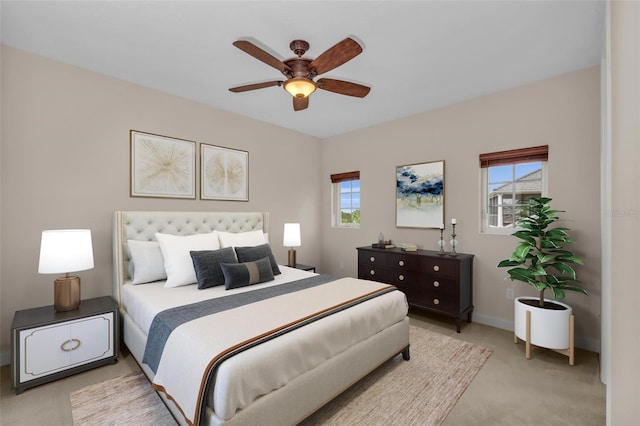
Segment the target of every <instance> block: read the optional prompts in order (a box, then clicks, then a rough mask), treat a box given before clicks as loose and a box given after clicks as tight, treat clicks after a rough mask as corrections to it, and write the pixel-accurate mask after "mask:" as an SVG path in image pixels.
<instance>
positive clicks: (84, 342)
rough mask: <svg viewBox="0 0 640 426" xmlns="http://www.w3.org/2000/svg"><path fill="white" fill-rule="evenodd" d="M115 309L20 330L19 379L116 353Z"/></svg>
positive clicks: (26, 378) (67, 367) (45, 373)
mask: <svg viewBox="0 0 640 426" xmlns="http://www.w3.org/2000/svg"><path fill="white" fill-rule="evenodd" d="M114 320H115V319H114V313H113V312H108V313H105V314H101V315H95V316H91V317H86V318H81V319H77V320H71V321H66V322H60V323H57V324H51V325H46V326H42V327H37V328H31V329H25V330H21V331H20V333H19V337H18V339H19V345H20V366H21V368H20V382H21V383H24V382H27V381H29V380H34V379H37V378H40V377H42V376H46V375H49V374H53V373H56V372H59V371H63V370H67V369H69V368H72V367H76V366H79V365H83V364H88V363H90V362H94V361H98V360H101V359H104V358H109V357H113V356H114V355H115V349H114V336H113V331H114Z"/></svg>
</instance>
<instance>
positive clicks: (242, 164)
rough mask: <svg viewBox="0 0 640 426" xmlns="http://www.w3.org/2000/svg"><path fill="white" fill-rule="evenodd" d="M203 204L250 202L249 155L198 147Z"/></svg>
mask: <svg viewBox="0 0 640 426" xmlns="http://www.w3.org/2000/svg"><path fill="white" fill-rule="evenodd" d="M200 148H201V152H200V156H201V158H200V161H201V164H200V176H201V188H200V190H201V194H200V198H202V199H203V200H237V201H248V200H249V194H248V192H249V173H248V162H249V153H248V152H246V151H239V150H235V149H229V148H223V147H218V146H213V145H205V144H201V145H200Z"/></svg>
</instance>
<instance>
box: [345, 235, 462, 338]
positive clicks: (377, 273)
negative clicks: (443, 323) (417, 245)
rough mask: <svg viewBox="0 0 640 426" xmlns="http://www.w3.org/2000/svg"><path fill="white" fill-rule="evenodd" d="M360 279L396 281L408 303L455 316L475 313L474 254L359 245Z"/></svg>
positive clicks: (458, 327) (458, 320) (458, 322)
mask: <svg viewBox="0 0 640 426" xmlns="http://www.w3.org/2000/svg"><path fill="white" fill-rule="evenodd" d="M357 250H358V278H360V279H367V280H374V281H380V282H384V283H388V284H393V285H395V286H396V287H398V289H400V290H401V291H403V292H404V293H405V295H406V296H407V302H408V303H409V306H411V307H413V308H419V309H424V310H426V311H430V312H435V313H438V314H443V315H447V316H450V317H453V318H455V319H456V331H457V332H458V333H459V332H460V325H461V324H460V323H461V320H462V318H463V317H464V316H466V318H467V322H471V315H472V314H473V257H474V255H472V254H463V253H458V255H457V256H455V257H443V256H440V255H439V253H438V252H437V251H430V250H417V251H414V252H406V251H402V250H401V249H390V250H385V249H376V248H372V247H358V248H357Z"/></svg>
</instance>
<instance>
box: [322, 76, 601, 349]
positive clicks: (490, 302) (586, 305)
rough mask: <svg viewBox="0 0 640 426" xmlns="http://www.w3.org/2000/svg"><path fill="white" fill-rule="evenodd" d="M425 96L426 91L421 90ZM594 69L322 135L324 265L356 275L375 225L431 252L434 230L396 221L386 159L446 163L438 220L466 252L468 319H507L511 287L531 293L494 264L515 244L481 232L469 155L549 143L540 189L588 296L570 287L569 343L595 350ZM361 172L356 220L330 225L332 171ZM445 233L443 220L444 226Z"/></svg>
mask: <svg viewBox="0 0 640 426" xmlns="http://www.w3.org/2000/svg"><path fill="white" fill-rule="evenodd" d="M425 96H428V94H425ZM599 105H600V77H599V68H590V69H586V70H582V71H579V72H574V73H571V74H567V75H563V76H560V77H557V78H553V79H549V80H545V81H542V82H538V83H535V84H531V85H527V86H522V87H518V88H515V89H512V90H508V91H504V92H500V93H496V94H492V95H488V96H483V97H480V98H476V99H473V100H470V101H468V102H462V103H458V104H455V105H452V106H449V107H446V108H442V109H438V110H435V111H429V112H425V113H422V114H418V115H415V116H412V117H409V118H405V119H401V120H396V121H393V122H389V123H385V124H381V125H378V126H375V127H372V128H368V129H364V130H360V131H356V132H352V133H349V134H345V135H340V136H337V137H333V138H330V139H327V140H325V141H323V143H322V144H323V162H322V164H323V178H324V181H323V182H324V184H323V195H322V205H323V206H324V212H323V214H322V220H323V236H324V239H323V246H322V247H323V261H324V263H323V268H324V270H326V271H327V272H329V273H332V274H336V275H349V276H356V275H357V265H356V263H357V257H356V250H355V247H357V246H360V245H367V244H370V243H371V242H373V241H375V239H376V236H377V235H378V233H379V232H382V233H384V235H385V237H389V238H391V239H393V240H394V241H396V242H413V243H416V244H418V245H419V246H420V247H422V248H426V249H431V250H436V249H437V240H438V238H439V231H438V230H419V229H400V228H396V227H395V207H394V206H395V167H396V166H397V165H402V164H413V163H420V162H428V161H438V160H444V161H445V194H446V195H445V216H446V222H447V223H450V219H451V218H452V217H455V218H456V219H457V220H458V224H457V226H456V232H457V234H458V240H459V246H458V248H457V249H458V251H459V252H465V253H473V254H475V255H476V257H475V261H474V304H475V314H474V315H475V318H476V319H477V320H478V321H480V322H484V323H487V324H491V325H495V326H498V327H502V328H507V329H509V328H512V327H513V319H512V318H513V301H512V300H508V299H507V298H506V294H505V293H506V288H507V287H512V288H514V289H515V295H516V296H521V295H533V294H535V292H534V291H533V289H531V288H529V287H528V286H525V285H524V284H521V283H511V282H509V281H505V280H504V277H505V275H506V273H505V271H504V270H499V269H498V268H496V265H497V263H498V261H499V260H501V259H503V258H505V257H507V256H508V255H509V254H510V253H511V251H512V249H513V248H514V247H515V242H516V240H515V239H514V238H513V237H511V236H493V235H482V234H480V233H479V226H480V197H479V188H480V182H479V181H480V171H479V162H478V155H479V154H480V153H484V152H493V151H500V150H506V149H513V148H521V147H527V146H536V145H545V144H548V145H549V151H550V154H549V195H550V196H551V197H552V198H553V199H554V207H555V208H558V209H562V210H566V211H567V213H566V217H567V218H569V219H571V220H572V222H570V223H569V224H568V226H569V227H570V228H571V229H572V236H573V237H574V239H575V240H576V241H577V244H576V245H575V247H574V249H575V252H576V253H577V254H578V255H580V256H582V257H583V258H584V261H585V266H584V267H580V268H579V270H578V273H579V275H580V278H581V280H582V282H583V284H584V286H585V287H586V288H587V289H588V290H589V291H590V293H591V296H590V297H586V296H583V295H580V294H569V295H568V297H567V298H566V299H565V300H566V301H567V302H568V303H569V304H571V305H572V307H573V308H574V313H575V314H576V317H577V321H576V323H577V324H576V334H577V337H578V339H577V340H578V344H580V345H581V346H583V347H588V348H590V349H593V350H598V349H599V339H600V200H599V198H600V130H599V129H600V125H599V122H600V118H599V117H600V106H599ZM350 170H360V177H361V197H362V200H361V206H362V219H361V220H362V223H361V227H360V229H359V230H351V229H333V228H332V227H331V223H330V218H329V210H330V204H331V199H330V197H331V191H330V185H329V184H328V176H329V174H331V173H338V172H346V171H350ZM449 233H450V228H449V226H448V227H447V234H449Z"/></svg>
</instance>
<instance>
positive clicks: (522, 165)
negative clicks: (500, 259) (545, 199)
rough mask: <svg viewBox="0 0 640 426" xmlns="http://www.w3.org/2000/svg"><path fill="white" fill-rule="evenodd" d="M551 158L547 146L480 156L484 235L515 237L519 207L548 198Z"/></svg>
mask: <svg viewBox="0 0 640 426" xmlns="http://www.w3.org/2000/svg"><path fill="white" fill-rule="evenodd" d="M548 156H549V147H548V146H547V145H545V146H537V147H532V148H523V149H514V150H510V151H501V152H493V153H489V154H480V168H481V172H482V232H483V233H487V234H510V233H512V232H513V231H514V228H515V221H516V213H517V210H516V209H517V207H519V206H523V205H526V204H527V201H528V200H529V199H530V198H533V197H540V196H542V195H546V192H547V191H546V185H547V182H546V181H547V177H546V175H547V159H548Z"/></svg>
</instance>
